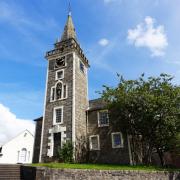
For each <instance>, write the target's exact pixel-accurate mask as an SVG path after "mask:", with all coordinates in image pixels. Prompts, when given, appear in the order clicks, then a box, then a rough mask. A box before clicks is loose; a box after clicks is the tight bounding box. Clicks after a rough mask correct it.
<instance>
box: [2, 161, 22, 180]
mask: <svg viewBox="0 0 180 180" xmlns="http://www.w3.org/2000/svg"><path fill="white" fill-rule="evenodd" d="M0 180H22V179H21V166H20V165H10V164H0Z"/></svg>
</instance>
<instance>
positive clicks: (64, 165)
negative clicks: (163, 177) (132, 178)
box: [32, 163, 180, 171]
mask: <svg viewBox="0 0 180 180" xmlns="http://www.w3.org/2000/svg"><path fill="white" fill-rule="evenodd" d="M32 166H35V167H49V168H59V169H94V170H144V171H180V169H168V168H160V167H155V166H130V165H129V166H128V165H111V164H68V163H42V164H41V163H40V164H32Z"/></svg>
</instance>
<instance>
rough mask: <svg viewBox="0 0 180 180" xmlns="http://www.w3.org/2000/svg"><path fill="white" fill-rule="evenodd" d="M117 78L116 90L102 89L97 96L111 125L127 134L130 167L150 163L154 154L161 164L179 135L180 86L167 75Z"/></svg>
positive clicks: (110, 88)
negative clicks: (131, 157)
mask: <svg viewBox="0 0 180 180" xmlns="http://www.w3.org/2000/svg"><path fill="white" fill-rule="evenodd" d="M118 77H119V84H118V86H117V87H115V88H112V87H108V86H104V90H103V91H102V93H101V94H102V98H103V99H104V100H105V101H106V102H107V104H108V108H109V110H110V118H111V119H112V120H113V121H112V123H114V125H116V126H121V128H124V129H126V130H127V133H128V134H129V135H130V137H131V149H132V156H133V162H134V164H135V163H137V162H140V163H143V164H150V163H151V157H152V153H153V152H154V151H156V152H157V153H158V155H159V157H160V160H161V164H162V165H164V160H163V155H164V152H166V151H169V150H170V149H172V148H173V146H174V142H175V139H176V137H177V134H178V132H180V131H179V127H180V126H179V124H180V118H179V116H178V114H180V108H179V105H180V98H179V97H180V87H179V86H176V85H173V84H172V79H173V78H172V77H171V76H170V75H167V74H160V76H159V77H149V78H147V79H146V78H145V77H144V74H142V75H141V76H140V78H139V79H137V80H125V79H124V78H123V77H122V76H119V75H118ZM176 142H177V141H176Z"/></svg>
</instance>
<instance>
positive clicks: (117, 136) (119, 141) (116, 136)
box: [111, 132, 123, 148]
mask: <svg viewBox="0 0 180 180" xmlns="http://www.w3.org/2000/svg"><path fill="white" fill-rule="evenodd" d="M111 137H112V148H122V147H123V137H122V133H121V132H114V133H112V134H111Z"/></svg>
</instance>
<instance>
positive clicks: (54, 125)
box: [52, 122, 63, 127]
mask: <svg viewBox="0 0 180 180" xmlns="http://www.w3.org/2000/svg"><path fill="white" fill-rule="evenodd" d="M62 124H63V122H60V123H55V124H53V125H52V126H53V127H56V126H57V125H62Z"/></svg>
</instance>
